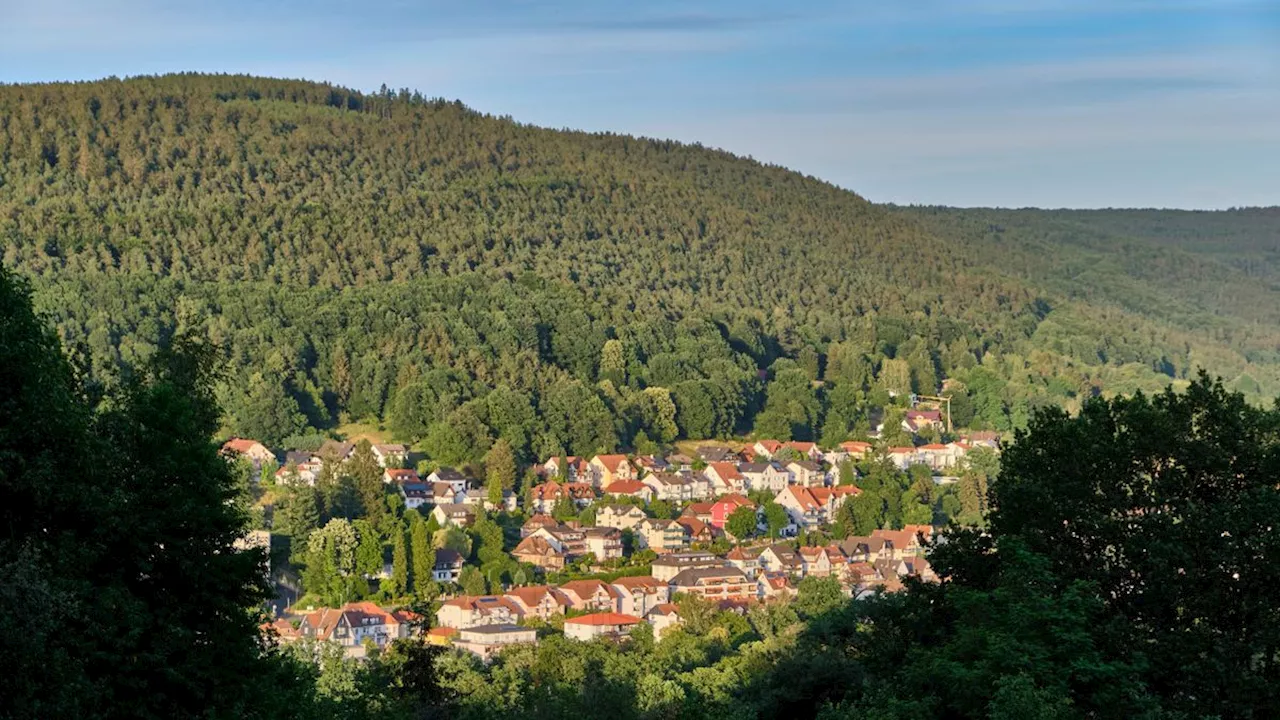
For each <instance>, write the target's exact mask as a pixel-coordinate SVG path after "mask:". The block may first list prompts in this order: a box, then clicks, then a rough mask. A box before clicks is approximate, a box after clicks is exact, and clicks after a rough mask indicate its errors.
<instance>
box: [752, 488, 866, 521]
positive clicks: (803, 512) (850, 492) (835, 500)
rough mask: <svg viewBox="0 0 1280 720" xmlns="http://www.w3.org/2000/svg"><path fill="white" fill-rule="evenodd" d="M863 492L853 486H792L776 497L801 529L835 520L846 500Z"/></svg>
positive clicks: (777, 501)
mask: <svg viewBox="0 0 1280 720" xmlns="http://www.w3.org/2000/svg"><path fill="white" fill-rule="evenodd" d="M859 492H861V491H860V490H858V488H856V487H853V486H851V485H837V486H836V487H802V486H800V485H791V486H789V487H787V488H786V489H785V490H783V491H782V492H780V493H778V494H777V496H776V497H774V500H773V501H774V502H776V503H778V504H779V505H781V506H782V508H783V509H784V510H786V511H787V515H788V516H790V517H791V522H792V523H794V524H795V525H796V527H799V528H809V527H816V526H819V525H825V524H827V523H829V522H831V521H832V520H833V519H834V518H835V513H836V511H837V510H839V509H840V506H841V505H842V504H844V502H845V501H846V500H848V499H849V498H851V497H855V496H857V494H858V493H859Z"/></svg>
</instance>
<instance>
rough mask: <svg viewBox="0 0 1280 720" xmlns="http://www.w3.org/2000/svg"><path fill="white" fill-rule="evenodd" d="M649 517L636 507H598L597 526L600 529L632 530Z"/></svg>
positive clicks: (609, 505)
mask: <svg viewBox="0 0 1280 720" xmlns="http://www.w3.org/2000/svg"><path fill="white" fill-rule="evenodd" d="M646 517H648V516H647V515H645V514H644V511H643V510H641V509H640V508H638V507H636V506H635V505H615V504H608V505H599V506H597V507H596V525H598V526H600V527H610V528H617V529H619V530H630V529H632V528H634V527H635V526H636V525H639V524H640V522H641V521H643V520H644V519H645V518H646Z"/></svg>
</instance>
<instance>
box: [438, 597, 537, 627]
mask: <svg viewBox="0 0 1280 720" xmlns="http://www.w3.org/2000/svg"><path fill="white" fill-rule="evenodd" d="M520 618H521V610H520V606H519V605H516V604H515V603H514V602H512V601H511V600H509V599H508V598H506V597H502V596H498V595H459V596H458V597H455V598H451V599H449V600H445V601H444V602H443V603H441V604H440V609H439V610H436V625H439V626H442V627H451V628H458V629H459V630H461V629H463V628H469V627H476V626H477V625H502V624H507V623H515V622H518V621H519V620H520Z"/></svg>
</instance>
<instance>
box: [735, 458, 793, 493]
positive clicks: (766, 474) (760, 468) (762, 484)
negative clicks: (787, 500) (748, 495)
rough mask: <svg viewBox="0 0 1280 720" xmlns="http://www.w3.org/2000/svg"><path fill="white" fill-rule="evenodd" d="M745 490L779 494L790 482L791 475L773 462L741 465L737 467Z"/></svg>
mask: <svg viewBox="0 0 1280 720" xmlns="http://www.w3.org/2000/svg"><path fill="white" fill-rule="evenodd" d="M738 472H739V473H741V474H742V477H743V480H744V484H745V485H746V489H747V490H749V491H755V490H767V491H769V492H775V493H776V492H780V491H781V490H782V488H784V487H786V486H787V485H788V484H790V482H791V473H789V472H787V471H786V470H784V469H783V468H782V467H781V466H780V465H778V464H777V463H773V462H763V463H742V464H741V465H739V466H738Z"/></svg>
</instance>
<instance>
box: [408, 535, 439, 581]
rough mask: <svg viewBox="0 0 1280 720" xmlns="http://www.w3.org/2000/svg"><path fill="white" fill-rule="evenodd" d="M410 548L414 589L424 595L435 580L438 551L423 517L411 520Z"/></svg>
mask: <svg viewBox="0 0 1280 720" xmlns="http://www.w3.org/2000/svg"><path fill="white" fill-rule="evenodd" d="M409 548H410V554H411V555H412V557H413V591H414V592H415V593H417V594H418V595H419V596H422V595H425V594H427V591H428V588H429V587H430V586H431V585H432V583H433V582H434V575H435V566H436V551H435V548H433V547H432V546H431V537H430V535H429V533H428V532H427V523H426V522H425V521H423V520H422V519H421V517H419V518H417V519H416V520H412V521H411V522H410V527H409Z"/></svg>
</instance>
